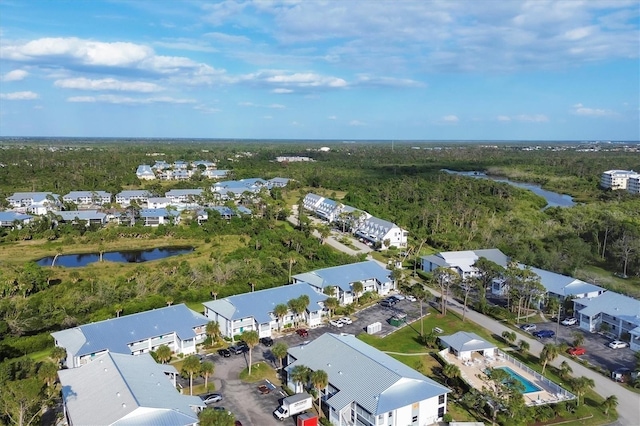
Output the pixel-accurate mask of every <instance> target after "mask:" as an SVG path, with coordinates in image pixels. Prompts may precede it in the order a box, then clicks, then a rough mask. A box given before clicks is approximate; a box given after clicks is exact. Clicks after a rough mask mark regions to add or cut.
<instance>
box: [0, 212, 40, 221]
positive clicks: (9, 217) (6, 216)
mask: <svg viewBox="0 0 640 426" xmlns="http://www.w3.org/2000/svg"><path fill="white" fill-rule="evenodd" d="M31 218H33V216H30V215H28V214H22V213H17V212H0V222H13V221H14V220H19V221H21V222H22V221H25V220H27V219H31Z"/></svg>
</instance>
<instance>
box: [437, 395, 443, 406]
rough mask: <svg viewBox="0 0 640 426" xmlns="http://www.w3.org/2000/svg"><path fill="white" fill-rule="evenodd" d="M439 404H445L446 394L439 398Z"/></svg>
mask: <svg viewBox="0 0 640 426" xmlns="http://www.w3.org/2000/svg"><path fill="white" fill-rule="evenodd" d="M438 404H444V394H442V395H440V396H438Z"/></svg>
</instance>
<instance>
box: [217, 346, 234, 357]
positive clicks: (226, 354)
mask: <svg viewBox="0 0 640 426" xmlns="http://www.w3.org/2000/svg"><path fill="white" fill-rule="evenodd" d="M218 355H220V356H221V357H224V358H229V357H230V356H231V351H229V349H225V348H223V349H218Z"/></svg>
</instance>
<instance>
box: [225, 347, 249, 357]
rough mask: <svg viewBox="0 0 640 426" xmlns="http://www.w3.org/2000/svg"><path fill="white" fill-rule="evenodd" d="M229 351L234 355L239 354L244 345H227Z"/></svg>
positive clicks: (242, 351)
mask: <svg viewBox="0 0 640 426" xmlns="http://www.w3.org/2000/svg"><path fill="white" fill-rule="evenodd" d="M229 352H231V353H232V354H234V355H240V354H242V353H244V352H245V347H244V346H229Z"/></svg>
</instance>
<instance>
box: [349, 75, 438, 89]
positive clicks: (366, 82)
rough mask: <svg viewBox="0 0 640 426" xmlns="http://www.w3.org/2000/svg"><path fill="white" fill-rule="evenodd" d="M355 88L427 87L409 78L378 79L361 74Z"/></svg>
mask: <svg viewBox="0 0 640 426" xmlns="http://www.w3.org/2000/svg"><path fill="white" fill-rule="evenodd" d="M354 86H366V87H407V88H413V87H425V86H426V85H425V84H424V83H422V82H420V81H416V80H411V79H408V78H395V77H377V76H372V75H368V74H359V75H358V78H357V80H356V81H355V82H354Z"/></svg>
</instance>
